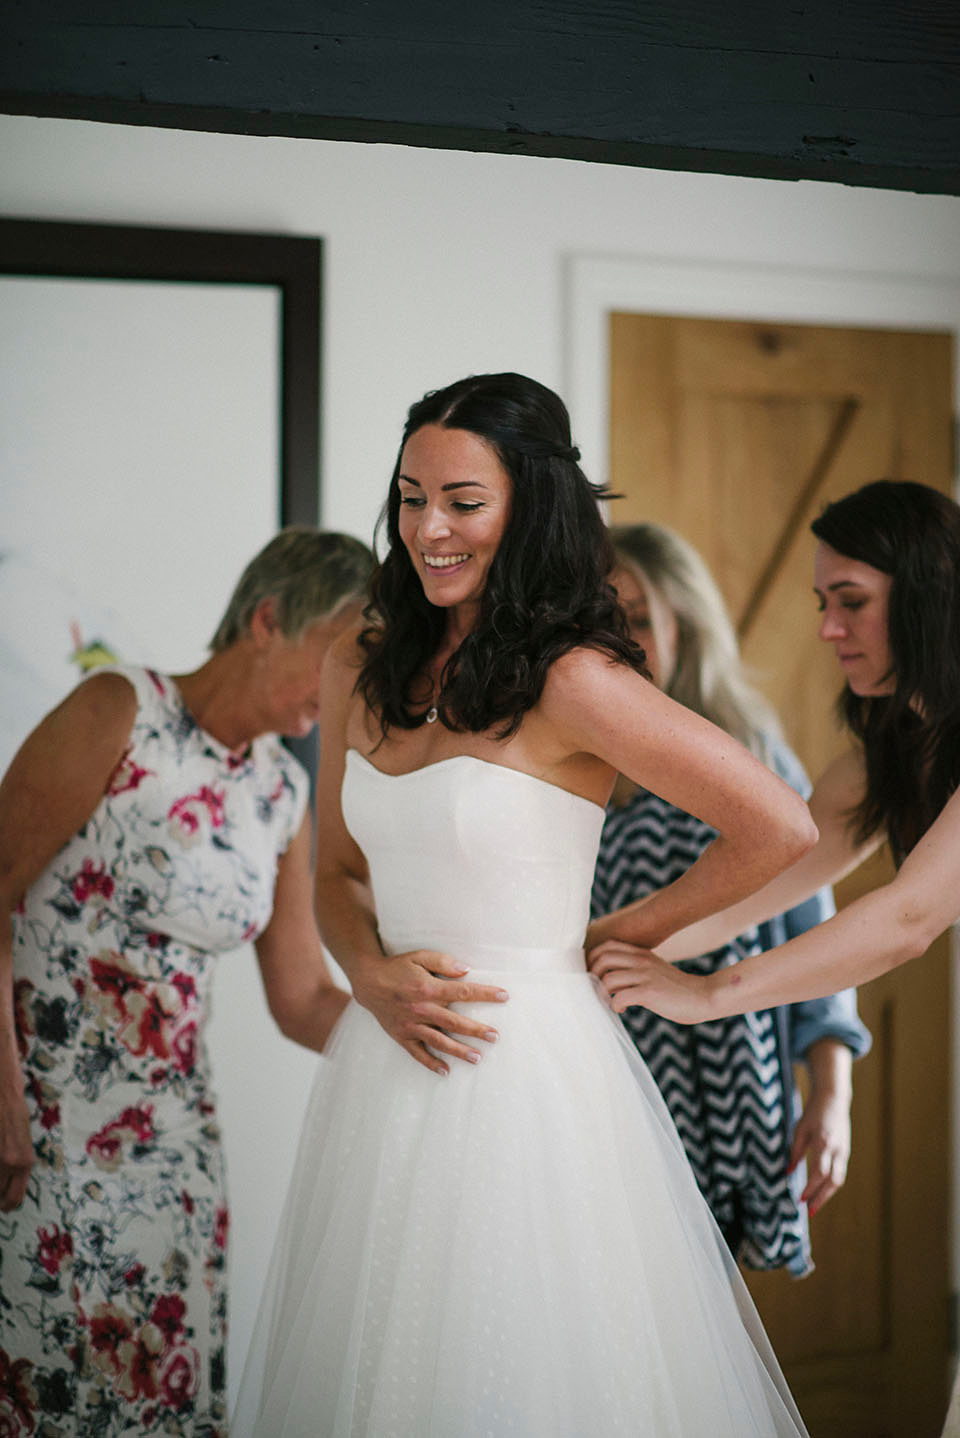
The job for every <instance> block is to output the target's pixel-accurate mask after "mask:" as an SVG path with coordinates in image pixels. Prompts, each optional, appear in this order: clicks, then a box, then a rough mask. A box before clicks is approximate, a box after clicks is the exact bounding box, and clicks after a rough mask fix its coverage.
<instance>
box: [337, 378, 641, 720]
mask: <svg viewBox="0 0 960 1438" xmlns="http://www.w3.org/2000/svg"><path fill="white" fill-rule="evenodd" d="M428 424H437V425H443V426H445V427H446V428H448V429H462V430H466V431H468V432H469V433H471V434H474V435H477V436H478V437H479V438H480V439H482V440H483V441H484V442H485V443H486V444H488V445H489V446H490V447H491V449H492V450H493V451H494V453H495V454H496V455H497V457H498V459H499V460H500V463H501V464H502V465H503V467H504V469H505V470H506V472H507V475H508V476H509V479H510V484H511V505H510V514H509V519H508V520H507V527H506V530H505V532H504V536H503V539H502V540H501V542H500V546H499V548H498V550H497V552H496V554H495V556H494V558H493V561H492V563H491V565H490V569H489V571H488V573H487V582H486V588H485V590H484V593H483V597H482V600H481V604H480V614H479V619H478V622H477V624H476V627H475V628H474V629H473V630H472V631H471V633H470V634H468V635H467V637H466V638H465V639H464V641H463V642H462V644H461V645H460V647H459V648H458V649H457V650H456V651H455V653H454V654H452V655H451V656H450V658H449V660H448V661H447V663H446V664H445V665H444V669H443V673H442V675H441V679H440V694H439V696H438V698H437V700H436V705H437V709H438V711H439V714H440V717H441V718H442V720H443V722H444V723H445V724H446V725H447V727H448V728H450V729H455V730H466V731H469V732H471V733H481V732H483V731H484V730H488V729H492V728H494V727H495V726H500V727H499V730H498V737H499V738H506V737H507V736H508V735H510V734H512V733H514V732H515V730H516V729H517V727H518V726H519V724H520V721H521V719H522V718H523V716H524V714H525V713H526V712H527V711H528V710H529V709H531V708H532V707H533V706H534V704H536V702H537V700H538V699H539V698H540V695H541V694H542V692H543V686H544V684H545V682H546V678H547V671H548V670H549V668H550V666H551V664H552V663H553V662H554V661H555V660H556V659H559V658H560V656H561V655H563V654H566V653H567V652H568V651H569V650H571V649H573V648H575V647H577V646H578V645H588V646H590V647H591V648H594V649H599V650H602V651H603V652H604V653H606V654H608V655H609V656H610V658H611V659H612V660H615V661H619V662H622V663H625V664H629V665H630V666H631V667H632V668H633V669H636V670H638V671H639V672H641V673H645V672H646V671H645V670H644V668H643V651H642V650H641V649H640V648H639V647H638V646H637V645H636V644H635V643H634V642H633V640H632V639H631V638H630V635H629V631H628V629H627V624H626V620H625V618H624V615H623V611H622V610H621V608H620V605H619V603H618V601H617V596H616V593H615V591H614V590H613V588H612V586H611V585H610V583H609V582H608V576H609V574H610V571H611V569H612V567H613V552H612V549H611V546H610V541H609V539H608V537H607V530H606V526H605V525H604V523H603V520H602V518H601V515H600V511H599V508H598V505H597V501H598V500H600V499H603V498H606V497H607V491H605V490H604V489H602V488H601V487H599V486H596V485H592V484H591V483H590V481H589V480H588V479H587V478H586V476H585V475H584V473H583V471H582V470H581V469H580V467H579V465H578V463H577V461H578V460H579V458H580V454H579V451H578V450H577V449H576V448H574V446H573V445H572V443H571V439H570V420H569V417H568V415H567V410H566V406H565V405H564V403H563V401H562V400H561V399H560V398H559V396H557V395H556V394H554V393H553V391H552V390H550V389H547V388H546V386H545V385H542V384H538V383H537V381H536V380H532V379H528V378H526V376H524V375H519V374H509V373H508V374H489V375H472V376H470V377H469V378H467V379H462V380H458V381H457V382H456V383H455V384H451V385H448V386H447V387H446V388H445V389H439V390H432V391H430V393H428V394H426V395H425V396H424V397H423V399H421V400H418V401H417V403H416V404H414V405H412V406H411V408H410V411H409V413H408V415H407V422H406V425H405V427H404V431H403V439H402V441H401V444H400V450H399V452H398V455H397V462H396V465H395V466H394V470H393V476H392V478H391V481H390V489H389V492H388V495H387V502H386V505H385V507H384V511H383V513H382V514H381V516H380V521H379V523H378V529H379V528H381V527H382V526H383V525H385V526H386V532H387V539H388V541H389V549H388V552H387V554H386V557H385V558H384V560H383V562H382V564H381V565H380V566H379V568H378V569H377V570H376V572H375V573H374V576H373V581H372V585H371V595H372V599H371V604H370V606H369V609H368V610H367V617H368V623H367V626H366V628H365V629H364V630H363V631H362V633H361V635H360V643H361V646H362V648H363V650H364V653H365V660H364V664H363V668H362V670H361V673H360V677H359V679H358V681H357V688H358V689H359V691H360V693H361V694H362V695H363V697H364V699H365V700H366V702H367V704H368V705H369V706H370V708H371V709H372V710H373V711H374V713H376V714H377V715H378V717H379V720H380V726H381V729H382V731H383V734H384V735H386V734H387V732H388V730H389V729H390V727H391V726H393V725H396V726H397V727H398V728H402V729H415V728H418V727H419V726H420V725H421V724H422V723H423V722H424V719H425V714H424V712H423V704H422V702H421V703H420V704H417V703H416V701H415V700H413V699H412V697H411V690H412V687H413V686H414V684H415V681H416V679H417V676H418V675H421V674H422V673H423V670H424V669H425V667H426V666H427V664H428V663H429V661H430V659H431V657H432V656H433V655H434V654H435V653H436V651H437V649H438V648H439V645H440V643H441V640H442V638H443V634H444V632H445V626H446V610H445V609H443V608H440V607H438V606H436V605H433V604H431V603H429V601H428V600H427V598H426V596H425V595H424V592H423V587H422V585H421V583H420V579H419V577H418V575H417V572H416V570H415V569H414V567H413V564H412V563H411V560H410V556H409V555H408V553H407V551H406V548H405V546H404V544H403V541H402V540H401V538H400V532H399V514H400V490H399V485H398V476H399V472H400V456H401V455H402V453H403V446H404V445H405V444H406V442H407V440H408V439H409V438H410V436H411V435H412V434H414V433H415V432H416V431H417V430H419V429H421V428H422V427H423V426H424V425H428Z"/></svg>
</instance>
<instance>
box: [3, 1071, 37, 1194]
mask: <svg viewBox="0 0 960 1438" xmlns="http://www.w3.org/2000/svg"><path fill="white" fill-rule="evenodd" d="M32 1167H33V1141H32V1140H31V1138H30V1115H29V1112H28V1110H27V1102H26V1099H25V1098H24V1096H23V1094H22V1093H20V1094H17V1095H5V1096H4V1097H3V1099H2V1101H0V1212H2V1213H9V1212H10V1211H11V1209H14V1208H18V1207H19V1206H20V1204H21V1203H22V1202H23V1199H24V1195H25V1194H26V1191H27V1179H28V1178H29V1177H30V1169H31V1168H32Z"/></svg>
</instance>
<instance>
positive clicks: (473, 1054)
mask: <svg viewBox="0 0 960 1438" xmlns="http://www.w3.org/2000/svg"><path fill="white" fill-rule="evenodd" d="M467 1058H468V1059H469V1060H470V1062H471V1063H472V1064H478V1063H479V1062H480V1055H479V1054H478V1053H477V1052H476V1050H475V1049H471V1050H470V1052H469V1053H468V1054H467Z"/></svg>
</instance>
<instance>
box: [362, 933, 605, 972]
mask: <svg viewBox="0 0 960 1438" xmlns="http://www.w3.org/2000/svg"><path fill="white" fill-rule="evenodd" d="M384 947H385V948H386V949H387V952H388V953H390V954H404V953H411V952H413V951H414V950H416V949H421V950H422V949H428V950H430V949H432V950H434V951H436V952H438V953H443V954H449V955H450V957H451V958H453V959H458V960H459V961H460V963H462V964H465V965H466V966H467V968H468V969H469V970H470V972H469V974H467V976H466V977H467V979H468V981H469V980H472V979H474V978H475V977H478V976H479V974H480V973H481V972H482V973H483V974H511V975H517V976H520V977H522V976H524V975H529V976H531V977H533V976H535V975H540V976H543V977H551V976H552V977H570V976H576V975H579V976H581V977H582V976H583V975H584V974H585V973H586V960H585V958H584V952H583V948H582V947H581V946H576V947H574V946H570V947H568V948H552V947H547V948H535V947H530V946H526V945H522V944H477V943H475V942H470V943H467V942H465V941H464V939H463V937H462V936H458V935H453V934H431V935H429V936H426V937H425V936H424V935H423V933H422V932H421V933H419V934H418V935H417V936H416V938H414V937H413V935H410V936H409V938H407V937H405V936H392V937H391V939H390V941H389V942H386V941H385V944H384Z"/></svg>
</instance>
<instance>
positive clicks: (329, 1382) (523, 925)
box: [231, 754, 804, 1438]
mask: <svg viewBox="0 0 960 1438" xmlns="http://www.w3.org/2000/svg"><path fill="white" fill-rule="evenodd" d="M344 813H345V817H346V820H347V823H348V825H349V827H350V829H351V832H352V833H353V834H354V836H355V837H356V839H357V841H358V843H359V844H360V846H361V848H362V849H363V850H364V853H365V854H366V855H367V858H368V861H369V863H370V869H371V877H372V882H373V887H374V893H375V895H376V902H377V912H378V916H379V922H380V929H381V934H382V937H383V939H384V942H385V943H386V944H387V945H388V947H389V950H390V951H391V952H404V951H406V950H408V949H412V948H424V947H429V948H436V949H442V950H443V951H445V952H448V953H451V954H453V955H455V956H456V957H458V958H460V959H462V960H463V961H464V962H466V963H467V964H469V966H470V971H471V973H470V976H471V978H474V979H476V980H478V981H481V982H485V981H487V980H489V981H491V982H495V983H498V984H501V985H502V986H503V987H504V988H506V989H507V990H508V991H509V993H510V999H509V1002H508V1003H507V1004H506V1005H504V1006H503V1007H498V1008H497V1010H496V1012H495V1013H493V1014H490V1013H489V1012H487V1015H486V1016H487V1017H489V1018H491V1019H492V1021H493V1022H494V1024H495V1026H496V1027H497V1028H498V1030H499V1032H500V1035H501V1037H500V1039H499V1041H498V1042H497V1043H496V1044H495V1045H492V1046H490V1047H489V1048H487V1047H486V1046H485V1047H484V1056H483V1058H482V1060H481V1062H480V1063H479V1064H477V1065H475V1066H474V1065H468V1064H466V1063H457V1062H453V1063H452V1065H451V1073H450V1074H449V1076H448V1077H446V1078H438V1077H436V1076H435V1075H433V1074H430V1073H429V1072H427V1071H426V1070H425V1069H423V1068H421V1067H419V1066H418V1065H417V1064H415V1063H414V1062H413V1060H412V1059H411V1058H410V1057H409V1056H408V1055H407V1054H406V1053H405V1052H404V1051H403V1050H402V1049H400V1048H399V1047H398V1046H397V1045H396V1044H395V1043H393V1041H392V1040H391V1039H389V1038H388V1037H387V1036H386V1034H385V1033H384V1032H383V1030H382V1029H381V1028H380V1027H379V1025H378V1024H377V1022H376V1021H375V1020H374V1019H373V1018H372V1017H371V1015H370V1014H368V1013H367V1012H366V1011H365V1010H363V1009H361V1008H359V1007H358V1006H356V1005H353V1004H352V1005H350V1006H349V1007H348V1009H347V1010H346V1012H345V1014H344V1016H343V1018H342V1019H341V1021H340V1023H339V1025H338V1028H337V1030H336V1032H335V1034H334V1037H333V1040H332V1043H331V1045H330V1048H329V1055H328V1057H327V1058H326V1059H325V1060H324V1061H323V1062H321V1064H320V1066H319V1071H318V1076H317V1079H316V1083H315V1088H314V1092H313V1094H312V1097H311V1101H310V1104H309V1107H308V1113H307V1118H306V1122H305V1127H304V1131H303V1135H302V1140H301V1144H300V1149H299V1156H298V1161H297V1165H296V1170H295V1173H294V1178H293V1182H292V1185H291V1189H290V1193H289V1197H288V1201H287V1207H286V1212H285V1215H284V1219H283V1221H282V1225H281V1233H280V1237H279V1240H278V1244H277V1248H276V1251H275V1254H274V1258H273V1265H272V1278H271V1283H270V1291H269V1292H268V1295H267V1297H266V1299H265V1301H264V1305H263V1310H262V1312H261V1315H260V1319H259V1322H258V1326H257V1333H256V1336H255V1339H254V1345H253V1349H252V1352H251V1355H250V1358H249V1360H248V1363H247V1369H246V1373H245V1375H244V1384H243V1388H242V1391H241V1398H240V1403H239V1407H238V1412H237V1414H236V1415H235V1420H234V1425H233V1427H232V1429H231V1433H232V1434H233V1435H234V1438H245V1435H249V1434H251V1433H255V1434H257V1435H258V1438H283V1435H287V1438H306V1435H317V1438H320V1435H323V1438H347V1435H367V1438H392V1435H396V1438H501V1435H516V1438H584V1435H590V1438H607V1435H610V1438H613V1435H619V1434H624V1435H632V1438H635V1435H637V1434H649V1435H656V1438H751V1435H765V1438H767V1435H797V1434H802V1433H803V1432H804V1429H803V1425H802V1423H801V1421H800V1419H799V1415H797V1413H796V1410H795V1408H794V1407H793V1404H792V1401H791V1399H790V1397H789V1394H788V1393H787V1390H786V1387H785V1384H784V1382H783V1378H782V1376H781V1375H780V1372H779V1369H778V1368H777V1366H776V1362H775V1360H774V1358H773V1355H772V1353H771V1352H770V1349H769V1346H768V1344H767V1342H766V1339H765V1337H764V1335H763V1332H762V1329H761V1328H760V1324H759V1321H758V1319H757V1317H756V1314H755V1313H754V1312H753V1309H752V1306H751V1304H750V1300H749V1298H748V1297H747V1294H746V1290H745V1289H744V1287H743V1285H742V1283H741V1282H740V1280H739V1278H738V1276H737V1275H736V1273H735V1270H734V1267H733V1264H732V1260H731V1259H730V1257H729V1254H728V1253H727V1252H726V1250H725V1249H724V1248H723V1245H722V1242H721V1240H720V1238H719V1235H718V1233H717V1231H716V1228H715V1226H714V1224H713V1221H712V1219H711V1218H710V1216H709V1212H708V1210H707V1208H706V1205H705V1204H704V1203H703V1201H702V1200H701V1198H700V1196H699V1193H698V1191H697V1189H696V1185H695V1183H694V1181H693V1178H692V1176H691V1174H690V1171H689V1168H688V1166H687V1162H686V1159H685V1158H684V1156H683V1152H682V1149H681V1147H680V1144H679V1140H678V1139H677V1136H676V1132H675V1130H674V1129H673V1126H672V1123H671V1121H670V1118H669V1116H668V1114H667V1112H666V1109H665V1108H664V1106H663V1103H662V1101H661V1100H660V1097H659V1093H658V1091H657V1090H656V1087H655V1085H654V1084H653V1082H652V1080H651V1079H650V1077H649V1075H648V1073H647V1071H646V1069H645V1068H644V1066H643V1064H642V1062H641V1061H640V1059H639V1058H638V1057H637V1055H636V1052H635V1050H634V1049H633V1047H632V1045H631V1044H630V1042H629V1040H628V1039H627V1038H626V1037H625V1036H624V1034H623V1031H622V1026H621V1025H620V1023H619V1021H618V1020H617V1019H615V1018H614V1017H613V1015H612V1014H611V1013H610V1011H609V1009H608V1008H607V1007H606V1005H605V1004H604V1002H603V1000H602V999H601V997H600V995H599V993H598V991H597V988H596V986H595V984H594V982H593V980H592V979H591V978H590V977H589V976H588V975H587V974H586V972H585V969H584V961H583V953H582V950H581V948H580V944H581V942H582V937H583V932H584V928H585V925H586V917H587V903H588V896H589V890H590V881H591V878H592V873H593V864H594V857H595V853H596V846H597V842H598V839H599V834H600V827H601V824H602V821H603V813H602V810H600V809H599V808H598V807H597V806H596V805H593V804H591V803H588V802H587V801H586V800H584V799H580V798H578V797H577V796H575V795H572V794H568V793H566V792H565V791H563V790H560V789H557V788H555V787H553V786H551V785H548V784H544V783H542V782H541V781H539V780H537V779H535V778H533V777H532V776H530V775H526V774H521V773H518V772H517V771H515V770H510V769H506V768H503V767H501V766H498V765H493V764H489V763H486V762H483V761H481V760H477V759H470V758H462V759H456V760H449V761H445V762H443V763H440V764H435V765H433V766H431V767H429V768H425V769H421V770H419V771H417V772H416V773H414V774H408V775H405V776H400V777H389V776H386V775H383V774H381V773H380V772H379V771H378V770H376V769H375V768H373V767H372V766H371V765H370V764H369V763H367V761H366V760H364V759H362V758H361V757H360V756H359V755H356V754H350V755H349V756H348V768H347V777H346V780H345V785H344ZM477 1012H478V1014H480V1013H482V1010H480V1009H479V1008H478V1009H477Z"/></svg>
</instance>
